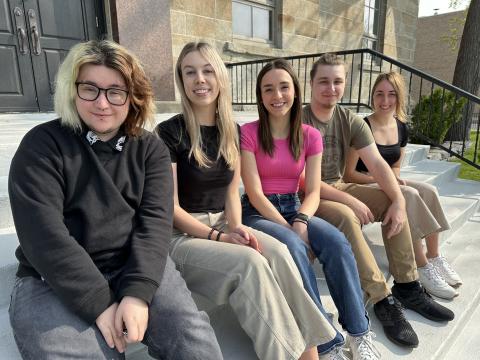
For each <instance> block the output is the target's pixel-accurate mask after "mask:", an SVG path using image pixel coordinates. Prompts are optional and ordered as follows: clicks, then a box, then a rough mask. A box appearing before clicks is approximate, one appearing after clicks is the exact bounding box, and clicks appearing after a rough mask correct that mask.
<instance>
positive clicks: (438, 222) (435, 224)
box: [400, 180, 450, 240]
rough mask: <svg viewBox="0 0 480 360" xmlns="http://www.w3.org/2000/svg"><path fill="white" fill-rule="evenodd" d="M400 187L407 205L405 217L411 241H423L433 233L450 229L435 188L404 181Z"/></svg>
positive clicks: (420, 183)
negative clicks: (404, 184)
mask: <svg viewBox="0 0 480 360" xmlns="http://www.w3.org/2000/svg"><path fill="white" fill-rule="evenodd" d="M406 183H407V185H406V186H400V189H401V190H402V193H403V196H404V197H405V202H406V205H407V217H408V222H409V224H410V233H411V236H412V239H413V240H419V239H423V238H424V237H425V236H427V235H430V234H432V233H435V232H441V231H445V230H448V229H450V225H449V223H448V220H447V218H446V217H445V213H444V212H443V209H442V206H441V205H440V199H439V197H438V191H437V188H436V187H435V186H433V185H431V184H428V183H425V182H420V181H414V180H406Z"/></svg>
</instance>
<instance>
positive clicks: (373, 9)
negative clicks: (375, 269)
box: [362, 0, 386, 52]
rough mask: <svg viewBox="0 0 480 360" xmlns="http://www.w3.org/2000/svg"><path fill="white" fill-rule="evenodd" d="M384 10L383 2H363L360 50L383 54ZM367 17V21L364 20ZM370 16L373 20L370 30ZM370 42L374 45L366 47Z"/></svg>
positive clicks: (371, 0) (384, 3)
mask: <svg viewBox="0 0 480 360" xmlns="http://www.w3.org/2000/svg"><path fill="white" fill-rule="evenodd" d="M372 3H373V5H372ZM385 9H386V1H385V0H365V2H364V12H363V17H364V18H363V36H362V48H368V49H372V50H375V51H378V52H383V38H384V34H385ZM367 15H368V19H366V16H367ZM372 15H373V16H374V20H373V23H372V29H370V18H371V16H372ZM367 21H368V22H367ZM366 24H368V28H367V27H366V26H365V25H366ZM375 28H376V30H377V31H376V33H375V31H374V30H375ZM370 42H373V43H374V44H375V45H374V46H371V45H368V43H370Z"/></svg>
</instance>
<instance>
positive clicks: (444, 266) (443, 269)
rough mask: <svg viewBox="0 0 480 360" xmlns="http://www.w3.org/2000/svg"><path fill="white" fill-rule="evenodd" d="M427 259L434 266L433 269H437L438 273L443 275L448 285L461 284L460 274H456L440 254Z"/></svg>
mask: <svg viewBox="0 0 480 360" xmlns="http://www.w3.org/2000/svg"><path fill="white" fill-rule="evenodd" d="M428 261H429V262H430V263H431V264H432V265H433V266H435V269H437V271H438V273H439V274H440V275H442V276H443V278H444V279H445V281H446V282H447V284H448V285H450V286H455V287H456V286H460V285H462V279H460V276H458V274H457V273H456V272H455V270H453V269H452V267H451V266H450V264H449V263H448V262H447V259H445V258H444V257H443V256H442V255H440V256H437V257H435V258H431V259H428Z"/></svg>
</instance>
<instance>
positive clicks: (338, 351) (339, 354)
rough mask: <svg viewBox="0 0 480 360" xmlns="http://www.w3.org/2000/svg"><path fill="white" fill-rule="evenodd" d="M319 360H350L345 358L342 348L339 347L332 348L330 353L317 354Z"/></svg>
mask: <svg viewBox="0 0 480 360" xmlns="http://www.w3.org/2000/svg"><path fill="white" fill-rule="evenodd" d="M318 359H319V360H350V359H349V358H348V357H346V356H345V353H344V349H343V347H341V346H339V347H336V348H333V349H332V350H331V351H330V352H328V353H326V354H318Z"/></svg>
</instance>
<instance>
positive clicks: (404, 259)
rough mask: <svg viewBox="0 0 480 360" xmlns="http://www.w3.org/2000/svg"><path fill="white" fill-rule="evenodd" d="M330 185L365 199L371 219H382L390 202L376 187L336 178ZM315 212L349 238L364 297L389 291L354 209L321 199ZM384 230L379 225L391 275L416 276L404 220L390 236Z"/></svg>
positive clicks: (407, 278)
mask: <svg viewBox="0 0 480 360" xmlns="http://www.w3.org/2000/svg"><path fill="white" fill-rule="evenodd" d="M333 186H334V187H335V188H337V189H338V190H341V191H345V192H346V193H348V194H350V195H352V196H353V197H355V198H357V199H358V200H360V201H362V202H363V203H365V204H366V205H367V206H368V207H369V209H370V211H371V212H372V214H373V216H374V217H375V221H382V220H383V218H384V216H385V214H386V212H387V210H388V207H389V206H390V204H391V202H390V199H389V198H388V196H387V195H386V194H385V193H384V192H383V191H382V190H381V189H379V188H378V187H377V188H376V187H372V186H369V185H358V184H351V183H348V184H345V183H340V182H339V183H336V184H333ZM315 215H317V216H320V217H321V218H323V219H325V220H327V221H328V222H330V223H331V224H333V225H335V226H337V227H338V228H339V229H340V230H341V231H342V232H343V233H344V234H345V237H346V238H347V239H348V240H349V241H350V244H351V245H352V250H353V254H354V255H355V260H356V261H357V266H358V273H359V275H360V282H361V284H362V288H363V290H364V291H365V293H366V295H367V298H368V299H369V300H370V301H371V302H373V303H376V302H378V301H380V300H382V299H383V298H385V297H386V296H388V295H390V293H391V291H390V289H389V288H388V286H387V284H386V281H385V277H384V276H383V273H382V272H381V271H380V269H379V267H378V265H377V262H376V261H375V258H374V256H373V253H372V251H371V249H370V247H369V246H368V244H367V242H366V241H365V238H364V236H363V233H362V226H361V224H360V222H359V220H358V218H357V216H356V215H355V213H354V212H353V211H352V210H351V209H350V208H349V207H348V206H346V205H344V204H341V203H339V202H336V201H329V200H321V201H320V206H319V207H318V210H317V212H316V214H315ZM386 233H387V227H382V235H383V242H384V244H385V252H386V254H387V258H388V262H389V270H390V273H391V274H392V276H393V278H394V279H395V280H396V281H397V282H399V283H406V282H410V281H414V280H417V279H418V274H417V269H416V264H415V256H414V253H413V246H412V239H411V236H410V227H409V225H408V222H407V223H406V224H405V226H404V227H403V229H402V231H401V232H400V233H399V234H397V235H395V236H393V237H391V238H390V239H387V236H386Z"/></svg>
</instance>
